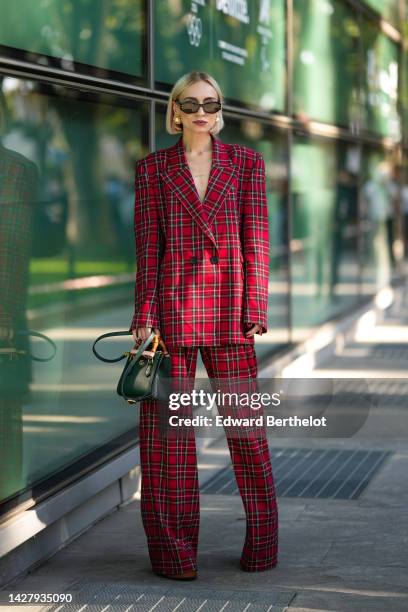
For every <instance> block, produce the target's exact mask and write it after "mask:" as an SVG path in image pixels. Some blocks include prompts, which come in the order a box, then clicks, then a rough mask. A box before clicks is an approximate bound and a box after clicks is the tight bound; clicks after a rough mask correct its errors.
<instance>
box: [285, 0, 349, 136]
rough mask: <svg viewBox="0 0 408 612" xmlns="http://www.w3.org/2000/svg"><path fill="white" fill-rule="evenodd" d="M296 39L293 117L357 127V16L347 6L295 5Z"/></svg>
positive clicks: (307, 0) (307, 1) (298, 1)
mask: <svg viewBox="0 0 408 612" xmlns="http://www.w3.org/2000/svg"><path fill="white" fill-rule="evenodd" d="M293 34H294V36H293V44H294V79H293V85H294V89H293V110H294V113H295V114H296V115H297V116H298V117H299V118H301V119H307V118H311V119H317V120H319V121H325V122H329V123H338V124H344V125H350V124H355V123H356V122H357V121H358V115H359V70H360V56H359V38H360V28H359V25H358V20H357V16H356V15H355V14H354V13H353V11H352V10H351V8H350V7H349V5H348V4H346V3H343V2H335V1H329V0H325V1H324V2H322V1H321V0H295V2H294V15H293ZM323 91H324V94H323V95H322V92H323Z"/></svg>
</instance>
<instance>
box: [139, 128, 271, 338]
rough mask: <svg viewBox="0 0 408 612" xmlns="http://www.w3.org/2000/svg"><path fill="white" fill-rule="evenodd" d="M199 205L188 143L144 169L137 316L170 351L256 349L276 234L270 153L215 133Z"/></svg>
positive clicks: (150, 159) (156, 156)
mask: <svg viewBox="0 0 408 612" xmlns="http://www.w3.org/2000/svg"><path fill="white" fill-rule="evenodd" d="M212 145H213V149H212V166H211V171H210V176H209V181H208V187H207V191H206V195H205V199H204V202H203V203H201V201H200V199H199V196H198V192H197V189H196V187H195V184H194V180H193V177H192V174H191V171H190V168H189V166H188V163H187V159H186V156H185V151H184V146H183V142H182V136H180V138H179V140H178V142H176V144H174V145H173V146H171V147H168V148H167V149H160V150H158V151H155V152H153V153H149V154H148V155H147V156H146V157H145V158H144V159H141V160H139V161H138V162H137V163H136V173H135V215H134V229H135V246H136V260H137V272H136V283H135V312H134V316H133V319H132V322H131V326H130V330H132V329H134V328H137V327H144V326H147V327H150V326H151V327H158V328H159V329H160V332H161V335H162V337H163V339H164V341H165V342H166V344H168V345H169V346H171V345H173V346H200V345H211V346H215V345H219V344H245V343H253V342H254V338H253V336H252V337H251V338H246V337H245V331H246V330H247V329H248V328H249V327H250V326H251V324H254V323H258V324H261V325H262V328H263V332H266V331H267V307H268V272H269V231H268V208H267V200H266V189H265V163H264V159H263V157H262V155H261V154H260V153H258V152H256V151H254V150H253V149H250V148H249V147H245V146H242V145H237V144H224V143H222V142H221V141H220V140H218V139H216V138H215V137H214V136H212Z"/></svg>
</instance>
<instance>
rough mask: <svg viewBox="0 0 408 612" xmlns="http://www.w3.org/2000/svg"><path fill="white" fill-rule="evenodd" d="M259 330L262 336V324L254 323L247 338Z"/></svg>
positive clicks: (247, 333) (246, 335)
mask: <svg viewBox="0 0 408 612" xmlns="http://www.w3.org/2000/svg"><path fill="white" fill-rule="evenodd" d="M257 332H259V335H260V336H262V325H253V326H252V327H251V328H250V329H249V330H248V331H247V332H246V334H245V337H246V338H250V337H251V336H253V335H254V334H256V333H257Z"/></svg>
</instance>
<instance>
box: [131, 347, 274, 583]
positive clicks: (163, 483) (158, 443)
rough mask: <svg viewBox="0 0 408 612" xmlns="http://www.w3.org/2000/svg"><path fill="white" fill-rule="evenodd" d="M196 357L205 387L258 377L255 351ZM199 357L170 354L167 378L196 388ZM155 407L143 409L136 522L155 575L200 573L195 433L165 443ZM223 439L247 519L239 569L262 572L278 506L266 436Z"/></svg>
mask: <svg viewBox="0 0 408 612" xmlns="http://www.w3.org/2000/svg"><path fill="white" fill-rule="evenodd" d="M200 351H201V356H202V360H203V363H204V365H205V367H206V370H207V373H208V376H209V378H210V379H211V378H216V379H217V378H220V379H221V378H238V379H240V378H241V377H242V378H247V379H249V378H256V377H257V359H256V353H255V349H254V345H253V344H232V345H223V346H220V347H218V346H201V347H200ZM197 353H198V347H195V346H192V347H178V348H177V347H175V348H173V349H172V351H171V359H172V376H173V377H187V378H189V379H192V380H194V377H195V372H196V363H197ZM159 406H160V404H159V403H158V402H156V401H154V400H148V401H143V402H141V403H140V425H139V437H140V461H141V471H142V489H141V515H142V521H143V525H144V529H145V532H146V536H147V543H148V550H149V556H150V561H151V564H152V567H153V570H155V571H157V572H164V573H172V574H178V573H183V572H185V571H188V570H192V569H197V548H198V533H199V521H200V514H199V510H200V497H199V483H198V473H197V455H196V443H195V436H194V431H193V434H192V435H190V436H188V437H181V436H178V435H176V436H171V435H170V436H169V435H166V434H164V435H163V429H162V427H161V426H160V414H159ZM161 406H163V404H161ZM162 409H163V408H162ZM169 414H170V411H169ZM171 414H174V412H173V411H172V412H171ZM225 433H226V437H227V442H228V446H229V450H230V455H231V460H232V465H233V468H234V472H235V477H236V481H237V485H238V488H239V491H240V494H241V497H242V501H243V505H244V509H245V514H246V536H245V542H244V547H243V550H242V554H241V559H240V562H241V566H242V567H243V569H245V570H247V571H254V572H255V571H262V570H267V569H270V568H272V567H274V566H275V565H276V564H277V555H278V506H277V500H276V494H275V486H274V480H273V474H272V465H271V460H270V455H269V448H268V443H267V439H266V435H265V432H263V434H262V435H260V434H259V433H257V435H256V437H255V438H252V439H246V438H239V437H237V436H236V435H228V432H227V430H225Z"/></svg>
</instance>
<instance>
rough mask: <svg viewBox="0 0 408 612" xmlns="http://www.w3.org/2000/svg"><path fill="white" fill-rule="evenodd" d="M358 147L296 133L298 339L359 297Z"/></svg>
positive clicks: (294, 298) (294, 230)
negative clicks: (309, 137)
mask: <svg viewBox="0 0 408 612" xmlns="http://www.w3.org/2000/svg"><path fill="white" fill-rule="evenodd" d="M359 167H360V155H359V149H358V148H357V147H356V146H355V145H352V144H346V143H343V142H340V141H339V142H335V141H329V140H327V141H324V140H321V141H318V140H312V139H308V138H306V137H300V136H298V137H296V138H295V141H294V144H293V150H292V239H291V252H292V258H291V266H292V269H291V276H292V321H293V336H292V339H293V340H294V341H295V342H298V341H301V340H304V339H305V338H306V337H307V336H308V335H310V331H311V328H313V327H314V326H317V325H319V324H321V323H323V322H324V321H326V320H327V319H329V318H331V317H333V316H335V315H337V314H339V313H340V312H344V311H346V310H347V309H349V308H351V307H352V306H353V305H354V304H355V303H356V301H357V299H358V280H359V261H358V225H357V222H358V173H359Z"/></svg>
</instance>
